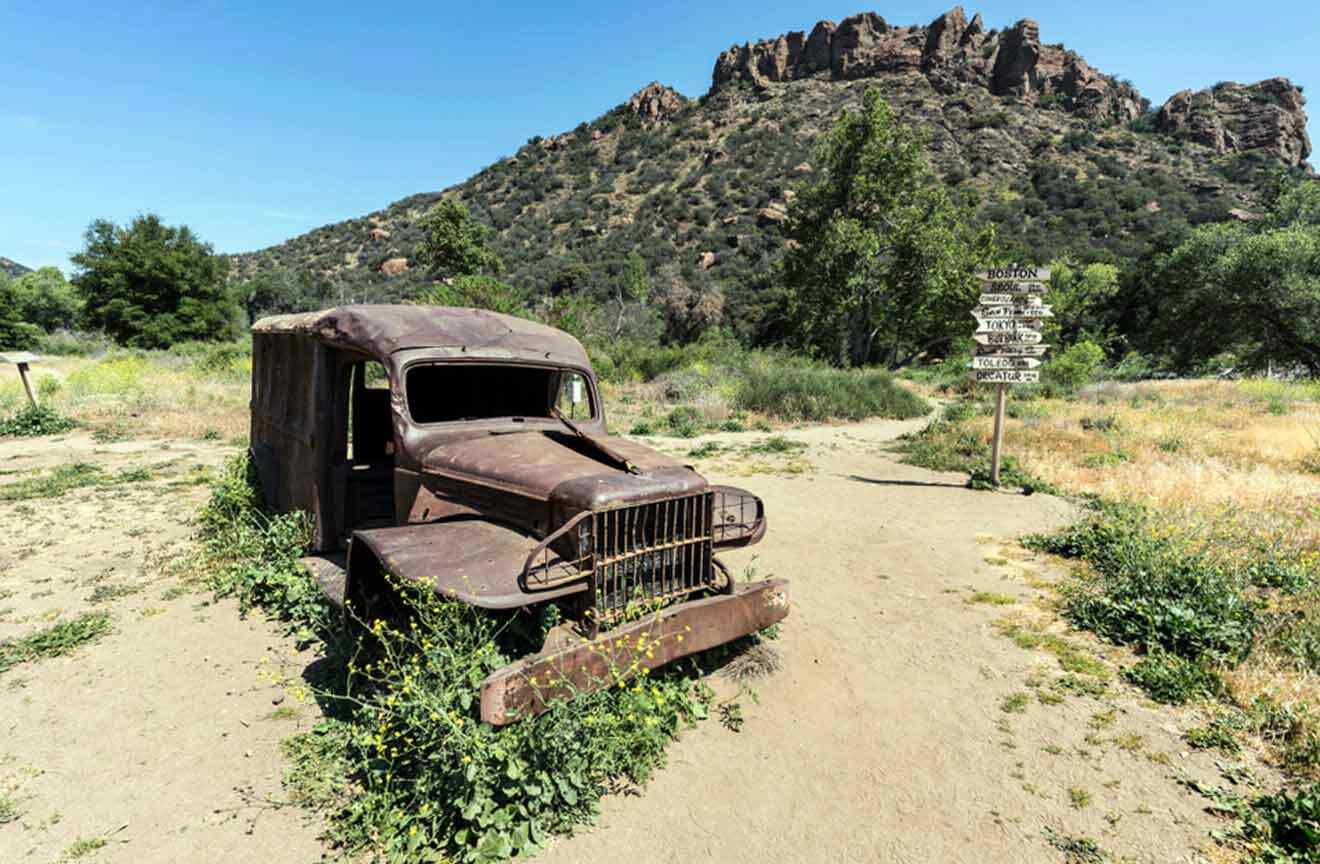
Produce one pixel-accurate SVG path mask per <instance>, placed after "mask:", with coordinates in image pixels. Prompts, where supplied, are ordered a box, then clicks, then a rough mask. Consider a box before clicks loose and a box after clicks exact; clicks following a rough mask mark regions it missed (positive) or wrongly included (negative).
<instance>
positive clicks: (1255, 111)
mask: <svg viewBox="0 0 1320 864" xmlns="http://www.w3.org/2000/svg"><path fill="white" fill-rule="evenodd" d="M1305 105H1306V99H1305V97H1303V96H1302V90H1301V88H1300V87H1297V86H1296V85H1294V84H1293V83H1292V82H1291V81H1289V80H1288V79H1287V78H1270V79H1269V80H1267V81H1260V82H1258V83H1256V84H1235V83H1231V82H1229V83H1224V84H1217V85H1215V86H1214V87H1211V88H1209V89H1206V90H1198V91H1196V92H1192V91H1191V90H1183V91H1181V92H1179V93H1175V94H1173V95H1172V96H1170V97H1169V101H1167V102H1165V103H1164V105H1163V107H1161V108H1160V111H1159V114H1158V115H1157V117H1156V128H1158V129H1159V130H1160V131H1161V132H1165V133H1167V134H1169V135H1174V136H1178V137H1185V138H1188V139H1190V140H1192V141H1195V142H1197V143H1198V144H1204V145H1206V146H1207V147H1213V148H1214V149H1215V150H1216V151H1218V152H1220V153H1240V152H1242V151H1245V150H1263V151H1265V152H1266V153H1269V154H1271V155H1273V156H1275V157H1277V158H1278V159H1279V160H1280V161H1282V162H1283V163H1285V164H1287V165H1300V164H1302V163H1303V162H1305V161H1306V158H1307V157H1308V156H1310V155H1311V138H1310V136H1308V135H1307V133H1306V109H1305Z"/></svg>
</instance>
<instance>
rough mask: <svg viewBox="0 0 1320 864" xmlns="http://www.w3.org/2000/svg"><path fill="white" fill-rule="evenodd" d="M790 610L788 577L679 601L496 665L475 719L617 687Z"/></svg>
mask: <svg viewBox="0 0 1320 864" xmlns="http://www.w3.org/2000/svg"><path fill="white" fill-rule="evenodd" d="M786 615H788V580H786V579H767V580H765V581H762V582H750V583H747V584H744V585H739V586H737V588H736V589H735V590H734V592H733V593H732V594H727V595H720V596H715V597H706V598H704V599H701V600H692V601H689V602H686V603H678V604H676V605H674V606H670V607H668V608H666V609H662V610H660V611H658V612H656V613H654V614H651V615H647V616H646V617H645V618H642V619H640V620H637V621H632V622H630V623H627V624H622V625H620V626H618V627H616V628H614V629H613V630H610V631H608V632H605V633H601V634H599V635H598V636H596V638H595V639H589V640H583V641H582V642H580V643H578V644H576V645H570V646H568V647H566V648H554V649H550V650H548V651H543V652H542V653H540V654H535V655H533V656H531V657H527V658H524V659H522V660H519V661H517V662H515V663H511V664H509V665H508V666H505V667H504V668H502V669H499V670H497V671H495V672H493V673H491V675H490V676H489V677H487V678H486V680H485V681H483V682H482V683H481V719H482V720H484V721H485V722H487V723H490V724H493V725H495V726H503V725H506V724H508V723H512V722H513V721H514V720H517V719H519V718H521V717H528V716H533V715H536V714H540V713H541V712H542V711H544V710H546V708H547V707H549V705H550V703H552V702H553V701H554V700H556V699H568V698H572V697H573V696H574V695H576V694H578V693H583V692H589V691H592V690H597V689H599V688H601V687H609V686H613V685H616V684H617V683H618V682H619V681H625V680H628V679H629V678H632V677H633V676H634V675H636V674H637V672H638V670H640V669H642V668H647V669H656V668H659V667H660V666H663V665H665V664H666V663H669V662H671V661H674V660H677V659H679V658H680V657H686V656H688V655H689V654H695V653H696V652H698V651H704V650H706V649H707V648H713V647H715V646H716V645H722V644H724V643H725V642H731V641H732V640H734V639H737V638H738V637H740V636H746V635H748V634H751V633H755V632H757V631H758V630H762V629H764V628H766V627H769V626H770V625H771V624H774V623H775V622H776V621H780V620H782V619H783V618H784V617H785V616H786Z"/></svg>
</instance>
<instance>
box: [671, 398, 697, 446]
mask: <svg viewBox="0 0 1320 864" xmlns="http://www.w3.org/2000/svg"><path fill="white" fill-rule="evenodd" d="M665 425H666V426H668V427H669V431H670V433H671V434H673V435H676V436H678V437H679V438H695V437H697V435H699V434H701V428H702V420H701V413H700V412H698V411H697V409H695V408H693V407H692V406H691V405H679V406H678V407H677V408H675V409H674V410H672V411H670V412H669V416H668V417H666V418H665Z"/></svg>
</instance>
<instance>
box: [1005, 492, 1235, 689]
mask: <svg viewBox="0 0 1320 864" xmlns="http://www.w3.org/2000/svg"><path fill="white" fill-rule="evenodd" d="M1028 544H1029V545H1031V546H1032V547H1033V548H1036V549H1039V550H1042V551H1045V552H1050V553H1053V554H1055V555H1061V556H1063V557H1065V558H1079V559H1082V560H1084V561H1086V562H1087V563H1089V564H1090V565H1091V575H1090V576H1089V577H1086V578H1082V579H1080V580H1078V581H1077V582H1075V583H1073V584H1072V585H1070V586H1069V587H1068V588H1067V589H1066V592H1065V595H1066V596H1065V603H1064V614H1065V616H1066V617H1067V618H1068V620H1069V621H1071V622H1072V623H1073V624H1074V625H1076V626H1078V627H1081V628H1084V629H1086V630H1091V631H1093V632H1095V633H1097V634H1099V635H1100V636H1103V637H1104V638H1106V639H1109V640H1110V641H1112V642H1116V643H1119V644H1123V645H1135V646H1138V647H1141V648H1144V649H1145V650H1147V651H1148V652H1151V653H1152V654H1153V653H1154V652H1156V651H1160V650H1163V651H1165V652H1168V653H1170V654H1174V655H1177V656H1178V657H1181V658H1183V659H1185V660H1191V661H1200V660H1202V659H1207V660H1215V661H1220V662H1226V663H1230V664H1236V663H1239V662H1241V661H1242V660H1243V659H1245V658H1246V656H1247V654H1248V652H1250V650H1251V645H1252V637H1253V634H1254V632H1255V627H1256V614H1255V611H1254V608H1253V604H1252V603H1251V602H1250V600H1248V599H1247V597H1246V596H1245V595H1244V594H1243V590H1242V589H1243V587H1244V582H1243V579H1242V575H1241V574H1240V573H1239V572H1237V571H1235V570H1233V569H1231V568H1229V567H1227V566H1224V565H1221V564H1219V563H1217V562H1215V561H1212V560H1211V559H1210V558H1209V556H1208V554H1207V553H1205V552H1204V551H1202V550H1188V549H1184V548H1183V546H1182V544H1179V543H1175V542H1170V540H1169V538H1167V537H1161V536H1158V535H1157V534H1156V532H1154V531H1153V530H1152V526H1151V524H1150V520H1149V517H1148V515H1147V514H1146V512H1145V511H1144V510H1141V509H1140V508H1135V507H1122V506H1112V505H1111V506H1102V507H1101V508H1100V511H1099V513H1098V514H1097V515H1096V516H1094V517H1093V518H1090V519H1087V520H1085V521H1082V522H1079V523H1077V524H1074V525H1071V526H1069V527H1067V528H1064V529H1063V530H1061V531H1059V532H1057V533H1055V534H1051V535H1047V536H1043V537H1041V536H1037V537H1032V538H1028ZM1160 662H1163V661H1160ZM1146 671H1148V672H1150V673H1151V674H1152V675H1153V674H1155V672H1156V671H1157V670H1155V669H1154V668H1153V667H1151V668H1149V669H1147V670H1146Z"/></svg>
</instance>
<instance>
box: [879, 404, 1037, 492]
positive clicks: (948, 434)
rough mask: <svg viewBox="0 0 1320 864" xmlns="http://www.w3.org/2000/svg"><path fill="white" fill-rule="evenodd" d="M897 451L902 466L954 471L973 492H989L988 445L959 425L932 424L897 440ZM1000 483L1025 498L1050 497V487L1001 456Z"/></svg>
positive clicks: (939, 421) (990, 486)
mask: <svg viewBox="0 0 1320 864" xmlns="http://www.w3.org/2000/svg"><path fill="white" fill-rule="evenodd" d="M898 451H899V452H900V453H901V454H902V460H901V461H903V462H905V463H907V464H908V465H916V466H917V467H918V468H926V469H928V470H931V471H957V472H961V473H965V474H967V475H968V481H967V485H968V486H970V487H971V488H973V489H992V488H994V486H993V484H991V483H990V444H989V442H987V441H984V440H982V438H981V436H979V435H977V434H976V433H975V432H974V431H972V430H971V429H968V428H967V427H966V426H964V425H963V424H961V423H949V422H946V421H944V420H936V421H934V422H932V423H929V424H927V425H926V427H925V428H924V429H922V430H921V431H920V432H916V433H910V434H907V435H904V436H903V437H901V438H900V439H899V446H898ZM999 479H1000V481H1001V482H1002V483H1003V484H1005V485H1007V486H1017V487H1019V488H1021V489H1022V491H1023V492H1026V493H1028V494H1030V493H1032V492H1046V493H1052V492H1055V491H1057V490H1055V489H1054V487H1053V486H1051V485H1049V484H1048V483H1046V482H1044V481H1043V480H1041V479H1040V478H1038V477H1035V476H1033V475H1031V474H1029V473H1028V472H1026V471H1025V470H1023V469H1022V468H1021V466H1020V465H1019V464H1018V462H1017V460H1015V459H1014V458H1013V457H1011V456H1005V457H1004V458H1003V460H1002V464H1001V465H1000V472H999Z"/></svg>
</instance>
